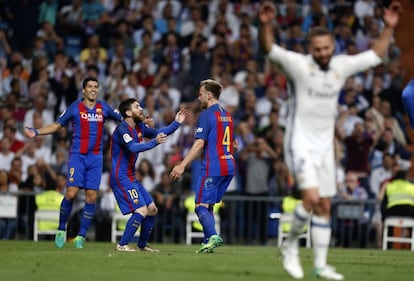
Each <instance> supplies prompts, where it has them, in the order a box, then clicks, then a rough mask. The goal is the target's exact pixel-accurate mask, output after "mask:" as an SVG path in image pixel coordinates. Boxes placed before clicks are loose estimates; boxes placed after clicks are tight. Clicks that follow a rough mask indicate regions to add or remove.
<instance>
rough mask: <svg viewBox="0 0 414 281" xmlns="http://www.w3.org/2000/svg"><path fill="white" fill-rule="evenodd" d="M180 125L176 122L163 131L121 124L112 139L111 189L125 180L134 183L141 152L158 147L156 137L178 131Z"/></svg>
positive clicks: (144, 126) (125, 123)
mask: <svg viewBox="0 0 414 281" xmlns="http://www.w3.org/2000/svg"><path fill="white" fill-rule="evenodd" d="M179 126H180V123H178V122H176V121H174V122H172V123H171V124H170V125H169V126H167V127H165V128H162V129H154V128H149V127H147V126H146V125H145V124H143V123H139V124H137V125H136V127H135V128H133V127H131V126H129V125H128V123H127V122H126V121H123V122H122V123H121V124H119V125H118V126H117V127H116V129H115V131H114V133H113V134H112V137H111V158H112V160H111V161H112V162H111V164H112V166H111V178H110V184H111V187H112V188H113V187H116V186H120V184H119V183H120V182H122V181H123V180H127V179H128V180H129V181H130V182H134V181H135V180H136V179H135V163H136V162H137V159H138V155H139V152H142V151H146V150H149V149H151V148H153V147H155V146H156V145H157V143H156V140H155V137H156V136H157V135H158V134H159V133H165V134H167V135H169V134H171V133H173V132H174V131H175V130H177V129H178V127H179ZM144 137H145V138H151V139H152V140H151V141H148V142H144V143H143V142H142V140H143V138H144Z"/></svg>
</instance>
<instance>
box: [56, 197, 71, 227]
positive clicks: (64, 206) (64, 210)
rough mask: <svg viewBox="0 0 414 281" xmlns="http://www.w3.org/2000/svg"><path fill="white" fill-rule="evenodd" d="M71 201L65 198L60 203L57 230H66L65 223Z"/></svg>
mask: <svg viewBox="0 0 414 281" xmlns="http://www.w3.org/2000/svg"><path fill="white" fill-rule="evenodd" d="M72 206H73V201H69V200H68V199H66V197H64V198H63V200H62V203H60V213H59V228H58V229H59V230H66V223H67V222H68V218H69V215H70V212H71V211H72Z"/></svg>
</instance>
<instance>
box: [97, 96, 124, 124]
mask: <svg viewBox="0 0 414 281" xmlns="http://www.w3.org/2000/svg"><path fill="white" fill-rule="evenodd" d="M102 104H103V106H104V107H105V111H106V112H107V114H108V116H109V118H111V119H112V120H114V121H119V122H121V121H122V115H121V113H119V111H118V110H116V109H113V108H112V107H110V106H109V104H107V103H106V102H104V101H103V102H102Z"/></svg>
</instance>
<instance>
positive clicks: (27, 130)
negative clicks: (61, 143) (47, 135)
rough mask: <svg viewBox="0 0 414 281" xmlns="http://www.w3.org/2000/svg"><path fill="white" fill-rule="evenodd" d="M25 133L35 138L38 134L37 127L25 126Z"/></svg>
mask: <svg viewBox="0 0 414 281" xmlns="http://www.w3.org/2000/svg"><path fill="white" fill-rule="evenodd" d="M23 134H24V135H25V136H26V137H28V138H30V139H32V138H34V137H35V136H36V135H37V134H36V129H35V128H31V127H24V131H23Z"/></svg>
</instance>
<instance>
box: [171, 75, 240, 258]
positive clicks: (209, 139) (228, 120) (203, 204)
mask: <svg viewBox="0 0 414 281" xmlns="http://www.w3.org/2000/svg"><path fill="white" fill-rule="evenodd" d="M222 89H223V86H222V85H221V84H220V83H218V82H216V81H214V80H211V79H208V80H203V81H201V82H200V90H199V93H198V100H199V101H200V103H201V108H202V109H204V111H203V112H202V113H201V114H200V116H199V118H198V121H197V125H196V133H195V141H194V144H193V145H192V147H191V149H190V151H189V152H188V154H187V155H186V156H185V158H184V159H183V161H182V162H181V163H180V164H178V165H177V166H175V167H174V168H173V170H172V171H171V174H170V177H171V179H173V180H176V179H178V178H179V177H180V176H181V175H182V174H183V172H184V170H185V168H186V167H187V166H188V165H189V164H190V163H191V161H193V160H194V159H195V158H197V157H198V155H199V153H200V152H201V151H203V153H204V160H203V163H202V168H201V174H200V175H199V177H198V181H197V185H196V188H197V191H196V197H195V204H196V205H195V206H196V208H195V212H196V213H197V216H198V219H199V221H200V223H201V225H202V226H203V232H204V241H203V243H202V246H201V248H200V249H199V250H198V251H197V253H203V252H212V250H213V249H214V248H216V247H219V246H221V245H222V244H223V239H222V238H221V237H220V236H219V235H218V234H217V232H216V230H215V227H214V225H215V222H214V215H213V206H214V204H215V203H218V202H220V201H221V199H222V197H223V195H224V193H225V192H226V189H227V187H228V185H229V184H230V181H231V180H232V178H233V175H234V173H235V169H236V165H235V162H234V156H233V153H234V151H235V150H236V149H237V141H236V140H235V137H234V126H233V118H232V117H231V116H230V114H229V113H228V112H226V111H225V110H224V109H223V108H222V107H221V106H220V105H219V103H218V99H219V97H220V94H221V92H222Z"/></svg>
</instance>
